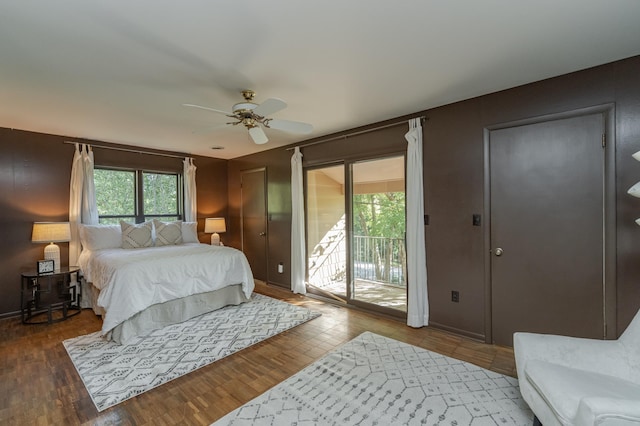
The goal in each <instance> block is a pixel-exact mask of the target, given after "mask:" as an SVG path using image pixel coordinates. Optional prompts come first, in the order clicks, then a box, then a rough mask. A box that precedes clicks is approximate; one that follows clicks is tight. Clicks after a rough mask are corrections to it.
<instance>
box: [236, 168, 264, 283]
mask: <svg viewBox="0 0 640 426" xmlns="http://www.w3.org/2000/svg"><path fill="white" fill-rule="evenodd" d="M256 172H263V174H264V180H263V181H264V185H263V188H262V189H263V191H264V212H265V216H264V230H265V232H266V235H265V236H264V256H265V269H266V271H265V282H266V281H268V280H269V220H268V215H269V210H268V208H269V200H268V199H267V194H268V191H267V182H268V180H267V179H268V176H267V168H266V167H256V168H253V169H246V170H240V250H241V251H242V252H244V232H245V231H244V199H243V195H244V188H243V180H242V178H243V176H244V175H245V174H248V173H256Z"/></svg>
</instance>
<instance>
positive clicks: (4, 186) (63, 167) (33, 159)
mask: <svg viewBox="0 0 640 426" xmlns="http://www.w3.org/2000/svg"><path fill="white" fill-rule="evenodd" d="M66 140H70V138H66V137H62V136H53V135H46V134H42V133H34V132H25V131H19V130H11V129H4V128H0V238H2V244H1V245H0V277H2V278H1V279H0V316H3V315H11V314H15V313H16V312H18V311H19V309H20V272H22V271H25V270H28V269H33V268H34V267H35V262H36V260H38V259H41V258H42V256H43V251H44V245H43V244H33V243H31V228H32V225H33V222H38V221H61V222H62V221H68V220H69V181H70V179H71V160H72V158H73V152H74V146H73V145H70V144H65V143H64V141H66ZM80 142H88V143H95V142H93V141H80ZM98 143H99V144H101V145H109V144H104V143H102V142H98ZM121 147H122V146H121ZM129 148H133V147H129ZM133 149H136V148H133ZM94 155H95V162H96V165H108V166H115V167H132V168H135V167H140V168H147V169H150V170H156V171H167V170H175V171H181V170H182V159H181V158H170V157H162V156H158V155H148V154H136V153H131V152H123V151H114V150H107V149H101V148H97V147H96V148H95V149H94ZM194 163H195V165H196V167H197V168H198V169H197V172H196V185H197V188H198V193H197V197H198V229H199V231H200V232H201V234H200V239H201V241H208V235H207V234H203V233H202V231H203V229H204V218H206V217H211V216H213V215H215V216H225V215H226V206H227V161H226V160H218V159H214V158H207V157H195V159H194ZM58 245H59V246H60V257H61V259H62V263H63V264H64V265H66V263H67V261H68V258H69V257H68V256H69V246H68V244H67V243H59V244H58Z"/></svg>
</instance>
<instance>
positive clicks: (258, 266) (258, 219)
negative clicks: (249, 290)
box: [241, 169, 268, 282]
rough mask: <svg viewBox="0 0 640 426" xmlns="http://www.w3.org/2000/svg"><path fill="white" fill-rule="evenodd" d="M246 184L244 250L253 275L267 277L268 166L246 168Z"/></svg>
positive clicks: (243, 231) (264, 278)
mask: <svg viewBox="0 0 640 426" xmlns="http://www.w3.org/2000/svg"><path fill="white" fill-rule="evenodd" d="M241 185H242V189H241V191H242V194H241V199H242V206H241V209H242V211H241V214H242V251H243V252H244V254H245V256H247V260H248V261H249V265H251V270H252V272H253V277H254V278H256V279H259V280H262V281H265V282H266V281H267V265H268V259H267V199H266V170H265V169H256V170H247V171H243V172H242V174H241Z"/></svg>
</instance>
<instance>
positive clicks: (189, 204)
mask: <svg viewBox="0 0 640 426" xmlns="http://www.w3.org/2000/svg"><path fill="white" fill-rule="evenodd" d="M183 165H184V171H183V179H184V217H183V220H184V221H185V222H196V221H197V220H198V203H197V199H196V166H195V165H194V164H193V158H185V159H184V161H183Z"/></svg>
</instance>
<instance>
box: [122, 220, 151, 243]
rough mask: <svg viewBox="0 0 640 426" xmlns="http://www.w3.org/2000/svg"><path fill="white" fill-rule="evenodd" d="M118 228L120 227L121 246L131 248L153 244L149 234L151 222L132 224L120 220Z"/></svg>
mask: <svg viewBox="0 0 640 426" xmlns="http://www.w3.org/2000/svg"><path fill="white" fill-rule="evenodd" d="M120 228H121V229H122V248H124V249H133V248H143V247H152V246H153V238H152V235H151V231H152V230H153V227H152V225H151V222H144V223H140V224H138V225H134V224H131V223H127V222H125V221H122V220H121V221H120Z"/></svg>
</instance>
